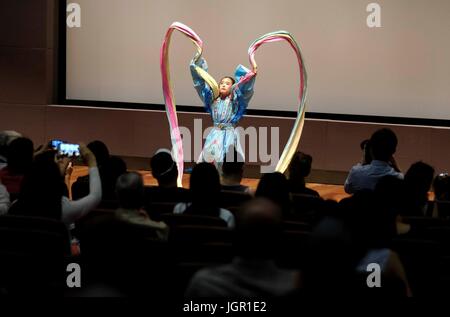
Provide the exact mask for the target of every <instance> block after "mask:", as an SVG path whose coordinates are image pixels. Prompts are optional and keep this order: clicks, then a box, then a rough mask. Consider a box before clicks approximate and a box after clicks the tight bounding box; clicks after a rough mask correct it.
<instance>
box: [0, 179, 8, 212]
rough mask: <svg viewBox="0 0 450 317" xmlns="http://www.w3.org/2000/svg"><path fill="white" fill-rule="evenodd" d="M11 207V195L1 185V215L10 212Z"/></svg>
mask: <svg viewBox="0 0 450 317" xmlns="http://www.w3.org/2000/svg"><path fill="white" fill-rule="evenodd" d="M9 206H10V200H9V193H8V191H7V190H6V187H5V186H4V185H3V184H0V215H4V214H6V213H7V212H8V209H9Z"/></svg>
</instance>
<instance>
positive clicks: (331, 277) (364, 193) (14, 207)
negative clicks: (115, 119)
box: [0, 129, 450, 299]
mask: <svg viewBox="0 0 450 317" xmlns="http://www.w3.org/2000/svg"><path fill="white" fill-rule="evenodd" d="M396 148H397V137H396V135H395V133H394V132H393V131H392V130H390V129H380V130H378V131H376V132H375V133H374V134H373V135H372V136H371V138H370V140H364V141H363V142H362V143H361V150H362V151H363V153H364V154H363V159H362V161H361V163H359V164H357V165H355V166H354V167H353V168H352V169H351V170H350V173H349V175H348V177H347V180H346V182H345V186H344V187H345V190H346V192H347V193H350V194H353V195H352V196H351V197H348V198H345V199H343V200H341V201H340V202H339V204H338V203H337V202H333V201H327V202H325V203H323V204H322V205H321V206H322V207H321V208H322V209H323V210H315V212H316V211H317V215H318V216H317V217H316V218H314V219H315V220H314V221H309V220H304V219H309V218H302V221H305V222H307V223H295V222H296V221H294V220H293V219H294V218H292V217H291V216H293V207H292V206H293V202H292V201H291V196H290V194H291V193H293V194H301V195H308V196H315V197H320V196H319V194H318V193H317V192H316V191H313V190H311V189H308V188H307V187H306V186H305V178H306V177H307V176H308V175H309V173H310V172H311V165H312V157H311V156H310V155H308V154H305V153H302V152H297V153H295V155H294V157H293V159H292V161H291V164H290V166H289V179H286V177H285V176H284V175H283V174H281V173H278V172H275V173H269V174H265V175H263V176H262V177H261V179H260V181H259V184H258V187H257V189H256V192H255V196H256V198H255V199H253V200H250V201H248V202H247V203H245V204H244V205H243V206H241V209H240V210H236V211H234V210H235V209H232V210H233V211H234V212H235V214H233V213H231V212H230V211H229V210H227V209H223V208H220V204H221V197H222V196H220V193H221V190H226V191H235V192H244V193H247V192H248V191H249V188H248V187H247V186H243V185H241V181H242V176H243V168H244V162H241V161H242V157H239V154H238V153H237V152H236V151H235V150H233V149H230V151H229V153H228V154H230V155H229V156H230V157H229V156H226V157H225V158H224V163H223V165H222V175H221V176H219V173H218V171H217V170H216V168H215V167H214V165H213V164H209V163H200V164H197V165H196V166H195V167H194V169H193V171H192V174H191V177H190V189H189V190H187V189H183V188H178V187H177V178H178V172H179V171H178V169H177V164H176V163H175V161H174V160H173V158H172V155H171V153H170V151H168V150H165V149H162V150H158V151H157V152H156V153H155V155H154V156H153V157H152V158H151V162H150V165H151V169H152V175H153V176H154V178H155V179H156V180H157V181H158V186H154V187H145V186H144V182H143V178H142V176H141V175H140V174H139V173H135V172H126V164H125V163H124V161H123V160H122V159H120V158H118V157H114V156H111V155H110V154H109V151H108V148H107V147H106V145H105V144H104V143H103V142H100V141H94V142H91V143H90V144H89V145H88V146H85V145H84V144H80V153H81V156H82V158H83V160H84V161H85V163H86V164H87V165H88V168H89V175H88V176H86V177H80V178H78V180H77V181H76V183H75V184H74V186H73V188H72V189H73V190H74V189H75V190H74V192H75V195H74V196H73V198H74V199H73V200H70V199H69V197H68V196H69V195H68V191H67V186H66V185H65V183H64V177H65V176H66V175H67V170H68V165H69V163H70V161H71V160H70V159H69V158H67V157H59V156H57V155H56V153H55V151H52V150H48V149H47V148H45V147H43V148H41V149H40V150H39V151H37V152H34V149H33V142H32V141H31V140H30V139H27V138H23V137H20V135H19V134H17V133H13V132H10V131H3V132H0V215H4V214H6V213H8V214H10V215H21V216H32V217H43V218H51V219H57V220H62V221H63V222H64V223H65V224H66V225H67V226H70V224H72V223H74V222H76V221H78V220H80V219H81V218H83V217H84V216H86V215H87V214H88V213H89V212H90V211H91V210H92V209H94V208H95V207H96V206H97V205H98V204H99V203H100V201H101V200H102V191H103V199H105V198H106V199H114V200H117V201H118V204H119V208H117V209H115V210H114V212H111V213H110V216H109V217H110V218H112V219H113V220H114V221H115V222H117V220H120V221H118V223H119V224H120V226H124V227H126V228H128V227H130V228H133V229H132V230H135V229H136V228H140V226H143V227H144V228H145V230H147V229H149V232H152V233H153V232H154V237H155V240H157V241H156V242H157V243H158V244H161V243H160V241H165V242H164V243H163V244H164V247H165V245H166V244H169V245H170V244H171V243H174V242H172V241H170V240H169V228H168V226H167V225H166V224H165V223H164V222H157V221H154V220H153V219H156V218H155V217H153V215H152V216H151V217H150V216H149V215H148V210H147V212H146V211H145V209H144V208H147V206H149V205H151V204H153V203H154V204H157V203H160V202H163V203H164V202H171V203H173V205H175V203H176V205H175V206H174V208H173V213H174V214H184V215H190V214H192V215H204V216H212V217H217V218H220V219H222V220H223V221H224V222H225V223H226V224H227V226H228V228H232V229H233V234H234V235H233V237H234V238H233V248H234V250H235V255H236V256H235V258H234V259H233V261H232V262H231V263H230V264H222V265H219V266H217V267H211V268H204V269H201V270H200V271H198V272H197V273H196V274H195V275H194V276H193V277H192V279H191V281H190V283H189V286H188V288H187V290H186V296H187V297H189V298H195V297H222V298H242V299H245V298H257V297H264V298H270V297H279V296H286V295H289V294H293V292H296V291H298V292H299V294H301V295H317V296H325V295H326V296H335V295H337V294H339V295H343V294H344V295H347V294H348V295H358V292H359V291H360V290H363V291H366V290H367V288H365V286H364V285H365V284H364V283H365V277H366V276H367V267H368V265H369V264H371V263H376V264H378V265H380V268H381V274H382V279H381V281H382V285H384V287H385V288H384V290H387V293H388V294H394V295H400V296H402V295H403V296H405V295H406V296H411V294H412V291H411V289H410V285H409V281H410V280H409V278H408V277H409V274H410V273H409V272H410V271H407V272H408V276H407V275H406V273H405V267H406V268H409V267H408V266H407V265H406V264H405V267H404V263H405V262H402V261H403V260H404V258H403V257H401V256H402V255H403V254H401V252H400V251H398V250H397V249H396V248H394V247H393V245H394V243H395V242H398V241H399V240H401V239H403V240H408V239H410V240H411V239H421V238H424V237H425V236H424V232H427V231H426V230H423V231H419V230H417V227H416V226H417V224H415V223H414V222H410V221H411V217H407V216H419V217H413V218H418V219H423V218H424V216H429V215H431V213H430V210H429V209H428V208H429V201H428V192H429V190H430V187H431V184H432V183H433V187H434V191H435V199H436V201H437V202H448V201H450V180H449V179H450V178H449V177H448V175H446V174H445V173H444V174H439V175H438V176H437V177H436V178H435V179H434V181H433V176H434V169H433V167H431V166H430V165H428V164H426V163H423V162H417V163H414V164H413V165H411V167H410V168H409V169H408V171H407V172H406V174H405V175H404V176H403V174H402V173H400V170H399V168H398V166H397V164H396V162H395V159H394V156H393V155H394V154H395V152H396ZM33 152H34V153H33ZM232 194H233V195H236V194H235V193H232ZM293 197H294V198H295V197H301V196H293ZM16 198H17V199H16ZM314 199H316V198H314ZM294 202H295V201H294ZM173 205H170V208H171V209H170V210H172V206H173ZM233 206H234V205H233ZM305 208H311V206H305ZM442 208H443V207H442ZM442 208H441V211H442V210H444V209H442ZM112 210H113V209H112ZM307 211H311V210H307ZM440 215H441V216H442V215H445V216H449V215H450V212H445V213H444V212H441V213H440ZM92 216H93V217H94V214H92ZM235 217H236V219H235ZM152 218H153V219H152ZM408 219H409V220H408ZM286 220H289V221H286ZM426 220H427V221H431V220H430V219H429V218H427V219H426ZM94 223H95V221H94ZM111 223H113V222H111ZM436 223H437V222H436ZM436 223H434V222H433V224H436ZM129 224H132V225H137V226H136V227H134V226H130V225H129ZM316 224H317V225H316ZM439 224H440V225H442V224H441V223H439ZM104 225H105V226H107V227H108V226H109V227H108V228H110V230H111V232H113V231H114V230H115V229H114V228H116V227H113V226H112V225H110V224H109V222H105V223H104ZM296 225H298V226H299V228H300V227H301V228H302V229H301V230H300V229H298V230H297V229H292V228H297V227H295V226H296ZM286 226H289V227H286ZM146 227H147V228H146ZM94 228H95V226H94ZM118 228H119V227H118ZM286 228H289V229H286ZM311 228H313V229H312V232H310V230H311ZM445 228H447V227H445ZM222 229H223V230H226V232H228V233H229V232H231V231H230V230H227V229H224V228H222ZM422 229H423V228H422ZM289 230H297V231H295V232H296V233H297V234H298V236H299V237H302V236H305V237H309V239H308V240H305V241H303V240H302V243H298V244H296V247H298V249H294V250H292V252H301V253H302V257H301V258H302V262H301V267H297V266H295V268H296V269H298V270H299V271H296V270H287V269H283V268H282V267H281V266H280V267H279V266H278V265H277V264H276V263H280V264H281V263H282V262H281V261H279V260H280V259H278V258H277V252H276V250H277V248H280V247H282V245H281V244H280V243H281V237H282V233H283V232H284V233H287V231H289ZM94 231H95V229H94ZM95 232H97V231H95ZM95 232H94V233H95ZM123 232H126V234H124V235H131V234H130V232H129V231H126V230H124V231H123ZM152 237H153V235H152ZM118 238H119V240H123V241H126V239H121V237H118ZM426 238H427V239H431V238H433V236H426ZM305 239H306V238H305ZM105 241H107V238H106V239H105ZM130 241H131V240H130ZM166 241H167V242H168V243H166ZM408 241H409V240H408ZM296 243H297V242H296ZM439 243H441V244H442V245H444V243H446V242H444V241H439ZM224 244H226V242H225V241H224ZM142 245H145V244H144V243H143V244H142ZM155 245H156V244H155ZM152 246H153V247H154V245H152ZM304 246H306V249H304V248H303V247H304ZM123 247H125V249H126V248H127V247H128V245H124V246H123ZM160 247H162V246H160ZM228 247H230V246H229V245H228ZM444 247H445V245H444ZM114 248H115V247H112V248H111V250H113V249H114ZM135 248H136V249H133V252H134V251H136V253H137V254H140V252H141V244H136V245H135ZM85 250H86V248H85ZM171 250H172V249H171ZM394 250H396V252H399V254H397V253H396V252H395V251H394ZM153 251H154V250H142V252H153ZM187 251H188V252H189V250H187ZM82 252H83V247H82V246H81V253H82ZM194 253H195V252H193V254H192V256H193V258H195V257H194ZM161 254H163V253H161ZM164 254H165V253H164ZM177 256H180V255H177ZM169 258H170V259H169ZM175 258H176V256H175ZM172 260H174V259H173V258H172V257H171V256H169V257H168V260H167V261H168V262H169V261H172ZM177 260H179V259H178V258H177ZM189 260H191V259H189ZM275 260H277V261H278V262H275ZM184 264H186V263H183V265H184ZM283 264H284V263H283ZM296 265H297V264H296ZM130 267H133V265H130ZM163 271H164V270H161V272H163ZM167 271H169V269H168V270H167ZM164 272H165V273H164V274H166V271H164ZM180 272H181V271H180ZM180 272H177V274H178V273H180ZM299 272H300V273H299ZM151 274H153V273H151ZM151 274H150V275H151ZM156 274H157V273H156ZM181 274H182V273H181ZM136 275H138V274H136ZM175 276H178V275H175ZM136 278H138V277H136ZM158 278H159V279H161V280H164V279H165V278H166V276H165V275H163V274H161V276H159V277H158ZM361 278H362V279H361ZM362 282H363V283H362ZM361 283H362V284H361ZM411 285H413V286H414V285H415V283H414V281H413V280H412V279H411ZM131 286H132V285H131ZM1 287H2V285H1V282H0V288H1ZM361 287H363V289H361ZM414 287H415V286H414ZM413 290H414V292H415V288H413ZM369 294H370V293H369Z"/></svg>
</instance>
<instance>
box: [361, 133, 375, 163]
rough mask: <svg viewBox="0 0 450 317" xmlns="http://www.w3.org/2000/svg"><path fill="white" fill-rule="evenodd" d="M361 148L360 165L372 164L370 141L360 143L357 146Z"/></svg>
mask: <svg viewBox="0 0 450 317" xmlns="http://www.w3.org/2000/svg"><path fill="white" fill-rule="evenodd" d="M359 147H360V148H361V151H363V161H362V164H363V165H365V164H370V162H372V155H371V149H370V140H368V139H366V140H364V141H362V142H361V144H360V145H359Z"/></svg>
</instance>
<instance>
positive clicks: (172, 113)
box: [160, 22, 219, 187]
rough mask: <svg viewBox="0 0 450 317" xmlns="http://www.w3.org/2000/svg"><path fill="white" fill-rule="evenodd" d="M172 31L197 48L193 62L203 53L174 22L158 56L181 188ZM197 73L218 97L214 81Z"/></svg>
mask: <svg viewBox="0 0 450 317" xmlns="http://www.w3.org/2000/svg"><path fill="white" fill-rule="evenodd" d="M174 30H178V31H180V32H181V33H182V34H184V35H186V36H187V37H188V38H189V39H191V41H192V42H193V43H194V44H195V46H196V47H197V53H196V55H195V57H194V60H195V61H197V60H198V59H199V58H200V57H201V56H202V52H203V41H202V40H201V38H200V37H199V36H198V35H197V34H196V33H195V32H194V31H193V30H192V29H191V28H189V27H188V26H186V25H184V24H182V23H179V22H174V23H172V25H171V26H170V27H169V29H168V30H167V32H166V36H165V37H164V42H163V45H162V47H161V55H160V62H161V63H160V65H161V77H162V88H163V94H164V102H165V104H166V114H167V119H168V120H169V128H170V137H171V140H172V155H173V158H174V160H175V162H176V163H177V167H178V179H177V184H178V186H179V187H181V186H182V177H183V171H184V162H183V141H182V139H181V133H180V129H179V127H178V117H177V108H176V103H175V97H174V96H173V93H172V82H171V81H170V64H169V46H170V39H171V36H172V33H173V31H174ZM197 72H198V73H199V74H200V76H202V77H203V79H204V80H205V81H206V82H207V83H208V85H210V87H211V89H212V90H213V93H214V96H215V97H216V96H218V95H219V87H218V85H217V83H216V81H215V80H214V78H212V77H211V75H209V74H208V73H207V72H205V71H204V70H203V69H202V68H201V67H197Z"/></svg>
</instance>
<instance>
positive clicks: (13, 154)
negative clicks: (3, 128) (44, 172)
mask: <svg viewBox="0 0 450 317" xmlns="http://www.w3.org/2000/svg"><path fill="white" fill-rule="evenodd" d="M33 152H34V148H33V141H31V140H30V139H28V138H17V139H14V140H13V141H11V143H10V144H9V146H8V151H7V153H8V155H7V159H8V169H9V170H10V172H11V173H12V174H17V175H21V174H24V173H25V172H26V171H27V170H28V169H29V168H30V166H31V163H32V162H33Z"/></svg>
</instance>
